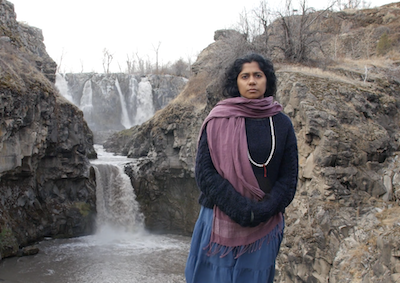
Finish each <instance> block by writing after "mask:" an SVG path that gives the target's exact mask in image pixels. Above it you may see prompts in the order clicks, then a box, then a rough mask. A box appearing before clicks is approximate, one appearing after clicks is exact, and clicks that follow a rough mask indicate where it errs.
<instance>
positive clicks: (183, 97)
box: [172, 72, 210, 108]
mask: <svg viewBox="0 0 400 283" xmlns="http://www.w3.org/2000/svg"><path fill="white" fill-rule="evenodd" d="M209 82H210V78H209V76H208V73H206V72H201V73H199V74H198V75H195V76H193V77H192V78H191V79H190V80H189V82H188V83H187V84H186V86H185V88H184V89H183V90H182V92H181V93H180V94H179V95H178V96H177V97H176V98H175V99H174V100H173V101H172V103H177V104H183V105H188V104H191V105H193V106H196V107H200V108H202V106H205V104H206V102H207V98H206V87H207V85H208V83H209Z"/></svg>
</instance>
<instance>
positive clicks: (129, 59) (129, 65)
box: [126, 54, 135, 74]
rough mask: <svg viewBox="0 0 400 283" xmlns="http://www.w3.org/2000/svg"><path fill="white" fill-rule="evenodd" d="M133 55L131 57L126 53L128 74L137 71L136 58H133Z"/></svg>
mask: <svg viewBox="0 0 400 283" xmlns="http://www.w3.org/2000/svg"><path fill="white" fill-rule="evenodd" d="M133 57H134V56H133V55H132V57H129V55H128V54H127V55H126V66H127V68H128V69H127V72H128V74H133V73H135V59H133Z"/></svg>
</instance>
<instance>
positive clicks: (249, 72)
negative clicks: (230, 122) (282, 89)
mask: <svg viewBox="0 0 400 283" xmlns="http://www.w3.org/2000/svg"><path fill="white" fill-rule="evenodd" d="M237 85H238V89H239V93H240V95H241V96H243V97H246V98H248V99H260V98H263V97H264V93H265V91H266V90H267V77H266V76H265V74H264V72H263V71H261V69H260V67H259V65H258V63H257V62H254V61H253V62H251V63H244V64H243V66H242V71H241V72H240V73H239V75H238V77H237Z"/></svg>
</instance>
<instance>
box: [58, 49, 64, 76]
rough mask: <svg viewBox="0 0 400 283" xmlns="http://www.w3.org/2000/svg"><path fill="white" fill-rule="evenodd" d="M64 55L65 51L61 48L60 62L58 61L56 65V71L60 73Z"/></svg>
mask: <svg viewBox="0 0 400 283" xmlns="http://www.w3.org/2000/svg"><path fill="white" fill-rule="evenodd" d="M64 55H65V52H64V48H63V49H62V52H61V56H60V63H59V64H58V66H57V73H60V70H61V66H62V61H63V58H64Z"/></svg>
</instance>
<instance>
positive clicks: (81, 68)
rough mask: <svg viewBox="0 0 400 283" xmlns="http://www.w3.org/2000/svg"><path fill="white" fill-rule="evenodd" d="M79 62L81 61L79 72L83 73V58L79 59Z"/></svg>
mask: <svg viewBox="0 0 400 283" xmlns="http://www.w3.org/2000/svg"><path fill="white" fill-rule="evenodd" d="M79 62H80V63H81V73H83V60H82V59H80V60H79Z"/></svg>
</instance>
